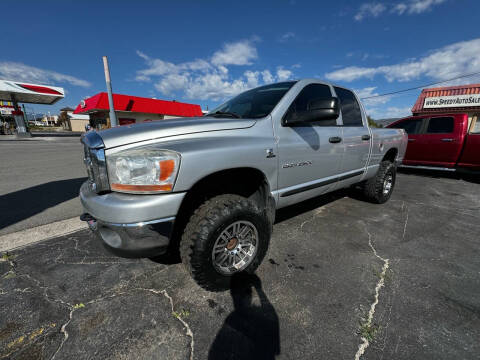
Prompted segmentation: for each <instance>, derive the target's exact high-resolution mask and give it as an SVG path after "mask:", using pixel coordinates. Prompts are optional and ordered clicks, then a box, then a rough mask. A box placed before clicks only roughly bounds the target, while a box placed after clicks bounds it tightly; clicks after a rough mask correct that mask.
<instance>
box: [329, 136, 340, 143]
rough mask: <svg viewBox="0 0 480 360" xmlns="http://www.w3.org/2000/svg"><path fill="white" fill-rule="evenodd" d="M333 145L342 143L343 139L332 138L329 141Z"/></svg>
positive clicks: (338, 137)
mask: <svg viewBox="0 0 480 360" xmlns="http://www.w3.org/2000/svg"><path fill="white" fill-rule="evenodd" d="M328 141H330V142H331V143H332V144H335V143H339V142H341V141H342V138H341V137H340V136H332V137H331V138H330V139H328Z"/></svg>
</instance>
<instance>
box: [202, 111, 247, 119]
mask: <svg viewBox="0 0 480 360" xmlns="http://www.w3.org/2000/svg"><path fill="white" fill-rule="evenodd" d="M216 115H221V116H225V115H226V116H231V117H234V118H236V119H241V116H240V115H238V114H235V113H234V112H231V111H215V112H214V113H209V114H207V115H206V116H216Z"/></svg>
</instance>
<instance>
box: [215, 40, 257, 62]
mask: <svg viewBox="0 0 480 360" xmlns="http://www.w3.org/2000/svg"><path fill="white" fill-rule="evenodd" d="M257 57H258V54H257V49H256V48H255V47H254V46H253V45H252V43H251V41H248V40H243V41H239V42H236V43H227V44H225V45H224V46H223V49H222V50H218V51H217V52H215V53H214V54H213V56H212V64H213V65H250V64H251V61H252V60H255V59H256V58H257Z"/></svg>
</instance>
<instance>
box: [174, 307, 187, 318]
mask: <svg viewBox="0 0 480 360" xmlns="http://www.w3.org/2000/svg"><path fill="white" fill-rule="evenodd" d="M172 315H173V316H175V317H176V318H177V319H178V318H186V317H188V316H189V315H190V311H188V310H185V309H182V310H181V311H178V312H177V311H174V312H172Z"/></svg>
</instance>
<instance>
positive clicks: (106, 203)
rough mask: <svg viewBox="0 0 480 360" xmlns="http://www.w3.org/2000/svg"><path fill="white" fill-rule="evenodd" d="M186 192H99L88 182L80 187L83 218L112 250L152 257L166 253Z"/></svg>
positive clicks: (134, 255) (116, 252)
mask: <svg viewBox="0 0 480 360" xmlns="http://www.w3.org/2000/svg"><path fill="white" fill-rule="evenodd" d="M184 196H185V193H169V194H159V195H134V194H121V193H115V192H111V193H107V194H103V195H100V194H97V193H95V192H93V191H92V189H90V187H89V186H88V182H85V183H84V184H83V185H82V187H81V188H80V200H81V202H82V205H83V209H84V211H85V213H84V214H83V215H82V216H81V217H80V219H82V220H84V221H87V223H88V225H89V227H90V229H91V230H92V231H93V232H94V233H95V235H96V236H97V237H98V238H100V239H101V240H102V241H103V243H104V244H105V246H106V247H107V248H108V249H109V250H111V251H112V252H113V253H115V254H117V255H119V256H123V257H152V256H156V255H160V254H162V253H165V251H166V250H167V249H168V245H169V242H170V236H171V233H172V229H173V224H174V222H175V215H176V214H177V212H178V210H179V208H180V205H181V203H182V200H183V198H184Z"/></svg>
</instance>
